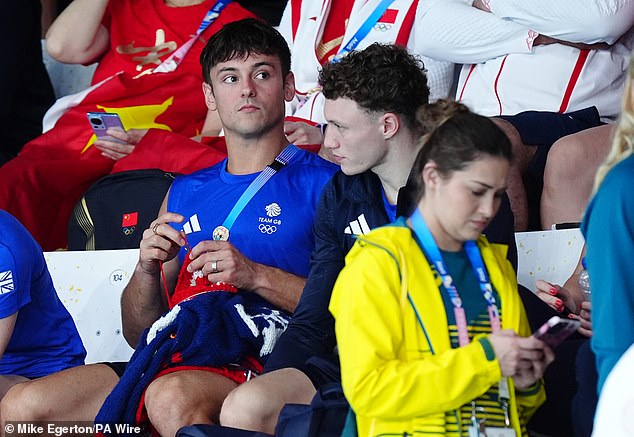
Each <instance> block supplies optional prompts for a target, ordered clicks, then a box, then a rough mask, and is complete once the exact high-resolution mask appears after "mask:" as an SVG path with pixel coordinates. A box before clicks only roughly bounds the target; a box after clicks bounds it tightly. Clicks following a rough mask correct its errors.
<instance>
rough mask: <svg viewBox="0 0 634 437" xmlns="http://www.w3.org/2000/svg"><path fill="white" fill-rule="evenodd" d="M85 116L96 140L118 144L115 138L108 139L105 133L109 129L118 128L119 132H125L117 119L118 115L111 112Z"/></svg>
mask: <svg viewBox="0 0 634 437" xmlns="http://www.w3.org/2000/svg"><path fill="white" fill-rule="evenodd" d="M86 115H87V117H88V122H89V123H90V126H91V127H92V130H93V132H94V133H95V135H97V138H100V139H106V140H110V141H117V142H120V141H119V140H117V139H115V138H112V137H109V136H108V134H107V133H106V130H108V129H109V128H111V127H118V128H119V129H121V130H125V128H124V127H123V124H122V123H121V120H120V119H119V114H115V113H111V112H89V113H87V114H86Z"/></svg>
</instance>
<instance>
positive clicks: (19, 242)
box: [0, 210, 86, 378]
mask: <svg viewBox="0 0 634 437" xmlns="http://www.w3.org/2000/svg"><path fill="white" fill-rule="evenodd" d="M16 311H19V312H18V316H17V319H16V323H15V327H14V329H13V334H12V335H11V339H10V340H9V343H8V345H7V347H6V350H5V351H4V354H2V359H0V374H2V375H21V376H26V377H29V378H33V377H40V376H45V375H48V374H50V373H53V372H57V371H60V370H63V369H65V368H68V367H73V366H77V365H80V364H83V363H84V358H85V357H86V350H85V349H84V346H83V344H82V342H81V338H80V337H79V333H78V332H77V328H76V327H75V323H74V322H73V319H72V318H71V316H70V314H69V313H68V311H67V310H66V308H65V307H64V305H63V304H62V302H61V301H60V300H59V297H58V296H57V293H56V291H55V288H54V286H53V281H52V279H51V275H50V274H49V271H48V268H47V267H46V262H45V260H44V255H43V254H42V249H41V248H40V246H39V245H38V244H37V243H36V242H35V240H34V239H33V237H31V235H30V234H29V233H28V231H27V230H26V229H25V228H24V226H22V225H21V224H20V223H19V222H18V221H17V220H16V219H15V218H14V217H13V216H11V215H10V214H8V213H7V212H5V211H2V210H0V319H2V318H5V317H8V316H10V315H12V314H14V313H15V312H16Z"/></svg>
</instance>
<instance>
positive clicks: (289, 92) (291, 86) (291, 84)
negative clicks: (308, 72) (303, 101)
mask: <svg viewBox="0 0 634 437" xmlns="http://www.w3.org/2000/svg"><path fill="white" fill-rule="evenodd" d="M294 98H295V75H294V74H293V72H292V71H289V72H288V74H287V75H286V77H285V78H284V100H286V101H287V102H290V101H291V100H293V99H294Z"/></svg>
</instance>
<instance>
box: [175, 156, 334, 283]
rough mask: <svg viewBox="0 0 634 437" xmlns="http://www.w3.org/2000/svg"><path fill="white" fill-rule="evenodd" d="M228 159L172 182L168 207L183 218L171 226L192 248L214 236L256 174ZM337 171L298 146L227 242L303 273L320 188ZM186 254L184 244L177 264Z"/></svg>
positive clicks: (252, 255) (257, 258)
mask: <svg viewBox="0 0 634 437" xmlns="http://www.w3.org/2000/svg"><path fill="white" fill-rule="evenodd" d="M291 147H295V146H291ZM226 164H227V161H226V160H224V161H222V162H220V163H218V164H216V165H215V166H213V167H210V168H207V169H204V170H200V171H198V172H196V173H193V174H191V175H187V176H182V177H179V178H177V179H176V180H175V181H174V183H173V184H172V187H171V189H170V193H169V198H168V204H167V209H168V211H170V212H175V213H178V214H182V215H183V216H184V217H185V221H184V223H180V224H179V223H174V224H173V226H174V227H175V228H176V229H179V230H180V229H183V230H185V232H186V234H187V240H188V243H189V245H190V246H191V247H194V246H195V245H196V244H197V243H199V242H200V241H203V240H211V239H212V233H213V230H214V229H215V228H216V227H217V226H219V225H221V224H222V223H223V222H224V220H225V218H226V217H227V216H228V215H229V212H230V211H231V209H232V208H233V206H234V205H235V204H236V202H237V201H238V198H239V197H240V196H241V195H242V193H243V192H244V191H245V190H246V188H247V187H248V186H249V184H250V183H251V182H252V181H253V180H254V179H255V178H256V177H257V175H258V173H255V174H249V175H232V174H230V173H227V170H226ZM337 170H338V167H337V166H336V165H334V164H332V163H330V162H328V161H326V160H324V159H322V158H320V157H319V156H317V155H316V154H314V153H310V152H306V151H304V150H300V149H298V150H297V151H296V153H295V155H294V156H293V158H292V159H291V160H290V162H289V163H288V164H287V165H286V166H284V167H283V168H282V169H281V170H280V171H278V172H277V173H276V174H275V175H273V177H271V178H270V179H269V181H268V182H267V183H266V184H265V185H264V186H263V187H262V188H261V189H260V190H259V191H258V192H257V194H256V195H255V196H254V197H253V198H252V199H251V201H250V202H249V203H248V204H247V205H246V207H245V208H244V210H243V211H242V212H241V213H240V215H239V216H238V218H237V219H236V221H235V223H234V225H233V227H232V228H231V230H230V237H229V242H230V243H232V244H233V245H234V246H235V247H236V248H237V249H238V250H239V251H240V252H241V253H242V254H243V255H244V256H246V257H247V258H249V259H250V260H252V261H255V262H258V263H261V264H264V265H267V266H271V267H276V268H279V269H282V270H284V271H287V272H290V273H293V274H296V275H299V276H307V275H308V271H309V260H310V254H311V252H312V250H313V247H314V245H315V242H314V237H313V221H314V217H315V209H316V207H317V202H318V199H319V196H320V193H321V191H322V189H323V187H324V186H325V185H326V183H327V182H328V181H329V180H330V178H331V177H332V175H333V174H334V173H335V172H336V171H337ZM184 256H185V250H184V249H183V250H181V251H180V253H179V259H180V261H181V263H182V262H183V259H184Z"/></svg>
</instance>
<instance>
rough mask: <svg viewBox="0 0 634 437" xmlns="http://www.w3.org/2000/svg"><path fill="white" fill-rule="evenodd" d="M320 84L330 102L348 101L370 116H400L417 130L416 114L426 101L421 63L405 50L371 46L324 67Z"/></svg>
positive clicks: (375, 44) (426, 88)
mask: <svg viewBox="0 0 634 437" xmlns="http://www.w3.org/2000/svg"><path fill="white" fill-rule="evenodd" d="M319 84H320V85H321V87H322V93H323V94H324V97H326V98H327V99H329V100H335V99H338V98H342V97H343V98H348V99H350V100H353V101H354V102H356V103H357V104H358V105H359V106H360V107H362V108H364V109H366V110H368V111H372V112H394V113H396V114H399V115H402V116H403V118H404V119H405V121H406V122H407V123H408V125H409V126H410V127H415V126H417V123H416V111H417V110H418V108H419V107H420V106H421V105H424V104H426V103H427V102H428V101H429V88H428V87H427V76H426V75H425V71H424V66H423V63H422V62H421V61H420V59H418V58H416V57H415V56H413V55H411V54H409V53H408V52H407V50H406V49H404V48H402V47H399V46H395V45H389V44H380V43H374V44H372V45H370V46H368V47H367V48H366V49H365V50H360V51H353V52H350V53H349V54H348V55H346V56H345V57H343V58H342V59H341V60H339V61H338V62H331V63H329V64H326V65H325V66H324V67H323V69H322V70H321V72H320V73H319Z"/></svg>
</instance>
